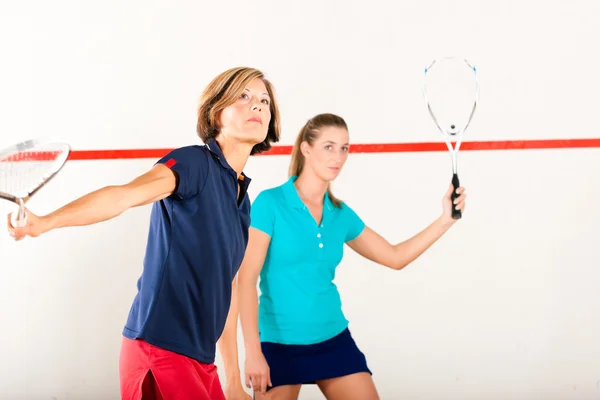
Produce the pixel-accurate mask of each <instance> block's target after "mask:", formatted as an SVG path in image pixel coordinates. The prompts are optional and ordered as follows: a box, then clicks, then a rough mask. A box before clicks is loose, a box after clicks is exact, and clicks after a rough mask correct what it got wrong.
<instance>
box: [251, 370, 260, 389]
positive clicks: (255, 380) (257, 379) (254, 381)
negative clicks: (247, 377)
mask: <svg viewBox="0 0 600 400" xmlns="http://www.w3.org/2000/svg"><path fill="white" fill-rule="evenodd" d="M252 390H254V391H255V392H260V377H259V376H258V375H256V374H253V375H252Z"/></svg>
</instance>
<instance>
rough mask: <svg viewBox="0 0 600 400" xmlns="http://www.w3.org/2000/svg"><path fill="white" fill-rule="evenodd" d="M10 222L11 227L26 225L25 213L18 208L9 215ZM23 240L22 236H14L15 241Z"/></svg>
mask: <svg viewBox="0 0 600 400" xmlns="http://www.w3.org/2000/svg"><path fill="white" fill-rule="evenodd" d="M10 223H11V225H12V226H13V228H23V227H25V226H27V214H26V213H25V212H24V211H21V209H19V211H18V212H14V213H12V214H11V215H10ZM20 240H23V237H20V238H15V241H17V242H18V241H20Z"/></svg>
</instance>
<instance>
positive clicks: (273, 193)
mask: <svg viewBox="0 0 600 400" xmlns="http://www.w3.org/2000/svg"><path fill="white" fill-rule="evenodd" d="M282 199H283V185H279V186H275V187H271V188H269V189H264V190H262V191H260V192H259V193H258V195H257V196H256V199H254V202H268V203H270V204H276V203H278V202H280V200H282Z"/></svg>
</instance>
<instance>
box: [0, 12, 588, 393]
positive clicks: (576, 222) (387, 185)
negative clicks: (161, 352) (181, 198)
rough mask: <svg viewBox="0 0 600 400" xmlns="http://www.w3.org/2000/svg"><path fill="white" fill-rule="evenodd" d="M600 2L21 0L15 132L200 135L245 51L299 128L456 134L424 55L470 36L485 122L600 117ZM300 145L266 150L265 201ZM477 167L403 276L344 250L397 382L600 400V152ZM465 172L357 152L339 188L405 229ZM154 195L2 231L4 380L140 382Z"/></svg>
mask: <svg viewBox="0 0 600 400" xmlns="http://www.w3.org/2000/svg"><path fill="white" fill-rule="evenodd" d="M599 17H600V3H599V2H597V1H595V0H579V1H573V0H571V1H569V2H567V1H564V0H563V1H557V0H546V1H541V0H520V1H512V0H505V1H490V0H479V1H475V0H473V1H462V0H461V1H441V0H435V1H428V2H423V1H416V0H407V1H403V2H383V1H381V0H377V1H369V2H359V1H353V0H352V1H331V0H329V1H324V2H317V1H314V0H309V1H303V2H294V3H292V2H283V1H271V0H267V1H262V2H243V1H239V0H233V1H227V2H226V1H223V2H216V1H214V2H208V1H170V2H166V1H152V0H146V1H133V0H129V1H127V2H123V1H115V0H105V1H103V2H90V1H85V2H84V1H65V0H56V1H53V2H45V1H40V0H38V1H31V2H22V3H21V4H18V5H17V2H9V1H8V0H2V2H1V3H0V56H1V58H0V146H2V147H3V146H8V145H10V144H13V143H15V142H17V141H21V140H24V139H28V138H31V137H36V136H42V135H43V136H53V137H57V138H61V139H65V140H67V141H69V142H70V143H71V144H72V146H73V148H74V149H75V150H86V149H115V148H116V149H127V148H165V147H166V148H174V147H177V146H181V145H187V144H190V143H197V142H198V139H197V137H196V136H195V107H196V104H197V99H198V96H199V95H200V93H201V91H202V89H203V88H204V86H205V85H206V84H207V83H208V82H209V81H210V80H211V79H212V78H213V77H214V76H215V75H216V74H218V73H219V72H221V71H223V70H224V69H227V68H230V67H233V66H237V65H248V66H253V67H257V68H260V69H262V70H263V71H264V72H265V73H266V74H267V77H268V78H269V79H270V80H271V81H272V82H273V84H274V85H275V88H276V91H277V96H278V100H279V102H280V105H281V114H282V121H283V136H282V141H281V143H282V144H292V143H293V141H294V139H295V136H296V133H297V132H298V130H299V129H300V126H301V125H302V124H303V123H304V122H305V121H306V119H308V118H310V117H311V116H313V115H314V114H316V113H321V112H334V113H338V114H340V115H342V116H343V117H344V118H345V119H346V121H347V122H348V124H349V126H350V134H351V140H352V142H353V143H384V142H420V141H437V140H439V139H440V138H441V137H440V135H439V133H438V132H437V131H436V130H435V127H434V125H433V123H432V122H431V120H430V119H429V116H428V115H427V113H426V110H425V108H424V104H423V99H422V95H421V83H422V76H423V68H424V67H425V66H426V65H427V64H428V63H429V62H431V60H433V59H434V58H437V57H441V56H446V55H455V54H456V55H461V56H465V57H467V58H468V59H469V60H470V61H471V62H472V63H473V64H475V65H476V66H477V69H478V73H479V78H480V84H481V96H480V105H479V108H478V110H477V113H476V115H475V118H474V120H473V122H472V125H471V126H470V127H469V129H468V130H467V133H466V138H465V140H523V139H542V138H543V139H546V138H548V139H569V138H594V137H599V136H600V134H599V132H598V128H597V118H595V114H597V110H598V96H597V94H598V93H599V92H600V78H599V75H598V74H597V71H598V70H599V69H600V58H599V57H598V37H600V25H598V19H599ZM154 161H155V160H154V159H142V160H112V161H71V162H69V163H68V164H67V165H66V166H65V168H64V170H63V172H62V173H61V174H60V175H59V176H58V177H57V178H56V180H55V181H53V183H52V184H51V185H49V186H48V187H46V188H44V189H43V191H41V192H40V193H39V195H36V197H35V198H34V199H33V200H32V201H31V202H30V204H29V206H30V207H31V208H32V210H33V211H34V212H37V213H40V214H43V213H46V212H50V211H52V210H54V209H55V208H57V207H60V206H61V205H63V204H65V203H66V202H68V201H71V200H73V199H75V198H76V197H78V196H81V195H83V194H85V193H87V192H89V191H91V190H95V189H97V188H99V187H101V186H104V185H108V184H119V183H125V182H127V181H129V180H130V179H133V178H134V177H135V176H137V175H139V174H141V173H143V172H145V171H146V170H147V169H148V168H150V167H151V165H152V164H153V163H154ZM288 162H289V157H288V156H273V157H254V158H252V159H251V160H250V162H249V164H248V167H247V174H248V175H249V176H251V177H252V178H253V183H252V186H251V192H250V195H251V198H254V197H255V196H256V195H257V194H258V192H259V191H260V190H262V189H265V188H268V187H272V186H275V185H278V184H280V183H282V182H283V180H285V179H286V172H287V166H288ZM459 168H460V176H461V183H462V184H463V185H464V186H465V187H467V190H468V193H469V199H468V208H467V210H466V212H465V215H464V218H463V219H462V220H461V221H460V222H459V223H458V224H457V225H456V226H455V227H453V228H452V230H451V231H450V232H448V234H447V235H446V236H444V237H443V238H442V239H441V240H440V241H439V242H438V243H436V244H435V245H434V246H433V247H432V248H431V249H430V250H429V251H428V252H427V253H426V254H424V255H423V256H422V257H421V258H419V259H418V260H417V261H416V262H415V263H413V264H412V265H410V266H409V267H408V268H406V269H405V270H403V271H401V272H392V271H389V270H386V269H385V268H383V267H380V266H377V265H374V264H372V263H370V262H367V261H365V260H362V259H360V258H359V257H358V256H356V255H355V254H353V253H352V252H351V251H347V253H346V258H345V259H344V261H343V263H342V265H341V266H340V268H339V269H338V275H337V278H336V283H337V284H338V286H339V288H340V291H341V294H342V299H343V306H344V311H345V313H346V315H347V317H348V318H349V320H350V321H351V325H350V328H351V330H352V332H353V335H354V337H355V339H356V340H357V342H358V345H359V346H360V348H361V349H362V350H363V351H364V352H365V354H366V355H367V359H368V363H369V366H370V367H371V369H372V370H373V371H374V376H373V378H374V380H375V382H376V384H377V387H378V390H379V392H380V395H381V397H382V398H383V399H503V400H508V399H532V400H543V399H559V400H565V399H586V400H587V399H597V398H600V340H599V339H598V338H599V337H600V322H599V321H600V320H599V318H598V316H599V315H600V294H599V291H598V288H599V287H600V272H598V267H599V266H600V250H599V249H598V237H599V236H598V230H597V225H598V222H599V221H600V211H598V200H599V196H600V188H599V187H600V185H599V184H598V173H599V172H600V149H597V148H596V149H561V150H518V151H484V152H474V151H468V152H467V151H465V152H462V153H460V154H459ZM450 172H451V170H450V157H449V156H448V154H447V152H436V153H396V154H394V153H392V154H353V155H351V157H350V158H349V161H348V164H347V166H346V168H345V170H344V171H343V173H342V176H341V177H340V178H339V180H338V181H337V182H336V183H335V185H334V190H335V193H336V194H337V195H338V196H339V197H341V198H342V199H344V200H346V201H347V202H348V203H349V204H350V205H351V206H352V207H353V208H354V209H355V210H356V211H357V212H358V213H359V214H360V215H361V217H362V218H363V219H364V220H365V221H366V222H367V223H368V224H369V225H370V226H371V227H372V228H374V229H375V230H377V231H378V232H379V233H381V234H382V235H384V236H385V237H386V238H387V239H388V240H390V241H391V242H398V241H402V240H405V239H407V238H409V237H410V236H412V235H413V234H415V233H417V232H418V231H419V230H420V229H422V228H424V227H425V226H426V225H428V224H429V223H430V222H431V221H433V220H434V219H435V218H436V217H437V216H438V215H439V213H440V212H441V197H442V195H443V193H444V192H445V191H446V189H447V187H448V184H449V182H450V177H451V174H450ZM398 193H399V194H398ZM13 209H14V207H12V206H11V204H10V203H7V202H2V203H1V205H0V211H1V215H6V213H8V212H10V211H12V210H13ZM149 210H150V208H149V207H143V208H139V209H134V210H130V211H128V212H127V213H125V214H124V215H122V216H121V217H119V218H118V219H115V220H112V221H108V222H105V223H102V224H99V225H95V226H90V227H85V228H69V229H64V230H59V231H55V232H51V233H49V234H47V235H45V236H43V237H40V238H37V239H34V240H31V239H27V240H24V241H22V242H19V243H15V242H13V241H11V240H10V239H9V238H8V236H7V235H6V234H2V235H0V255H1V258H0V267H1V268H2V275H1V279H0V346H1V347H0V399H2V400H4V399H7V400H18V399H36V400H37V399H41V400H50V399H54V400H67V399H69V400H84V399H105V400H106V399H117V398H119V387H118V368H117V366H118V354H119V346H120V341H121V330H122V327H123V324H124V322H125V319H126V316H127V313H128V311H129V307H130V304H131V301H132V299H133V296H134V294H135V284H136V280H137V278H138V276H139V274H140V272H141V265H142V258H143V255H144V247H145V240H146V234H147V229H148V215H149ZM127 243H130V244H127ZM241 343H242V339H241V338H240V345H241ZM243 362H244V352H243V348H242V347H240V365H241V366H242V367H243ZM217 364H218V365H219V367H221V370H220V371H221V373H223V369H222V364H221V361H220V358H218V359H217ZM300 398H301V399H321V398H323V397H322V395H320V393H319V392H318V390H316V388H315V387H305V388H303V389H302V392H301V397H300Z"/></svg>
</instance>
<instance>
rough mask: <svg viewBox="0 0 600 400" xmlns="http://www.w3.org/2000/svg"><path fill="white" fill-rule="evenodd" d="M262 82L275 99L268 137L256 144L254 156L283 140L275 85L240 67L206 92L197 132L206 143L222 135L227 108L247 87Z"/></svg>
mask: <svg viewBox="0 0 600 400" xmlns="http://www.w3.org/2000/svg"><path fill="white" fill-rule="evenodd" d="M257 78H258V79H261V80H262V81H263V82H264V84H265V86H266V88H267V93H268V94H269V97H270V98H271V101H270V104H269V109H270V111H271V121H270V122H269V129H268V131H267V137H266V138H265V140H264V141H263V142H262V143H258V144H256V145H255V146H254V147H253V148H252V152H251V153H250V154H257V153H262V152H263V151H267V150H269V149H270V148H271V144H272V143H276V142H278V141H279V134H280V131H281V128H280V117H279V107H278V105H277V101H276V100H275V91H274V89H273V85H272V84H271V82H269V81H268V80H267V79H266V78H265V76H264V74H263V73H262V72H261V71H259V70H257V69H254V68H248V67H236V68H231V69H229V70H227V71H224V72H222V73H220V74H219V75H217V76H216V77H215V78H214V79H213V80H212V81H211V82H210V83H209V84H208V86H207V87H206V88H205V89H204V92H203V93H202V95H201V96H200V104H199V106H198V122H197V124H196V132H197V133H198V136H200V139H202V141H203V142H204V143H208V142H210V141H212V140H214V139H215V138H216V137H217V135H218V134H219V129H220V127H219V117H220V115H221V111H223V109H224V108H226V107H229V106H230V105H232V104H233V103H235V101H236V100H237V99H238V97H239V96H240V95H241V94H242V92H243V91H244V89H245V88H246V86H247V85H248V84H249V83H250V82H251V81H252V80H254V79H257Z"/></svg>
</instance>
